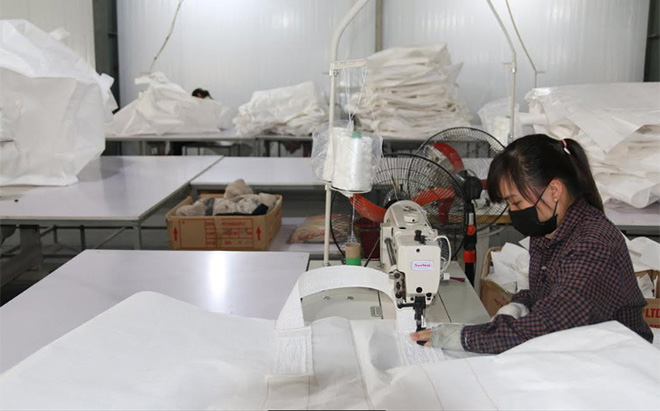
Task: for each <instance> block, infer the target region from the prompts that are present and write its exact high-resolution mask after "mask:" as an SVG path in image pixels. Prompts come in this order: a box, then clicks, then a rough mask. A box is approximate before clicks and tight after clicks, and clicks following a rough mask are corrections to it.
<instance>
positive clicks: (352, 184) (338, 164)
mask: <svg viewBox="0 0 660 411" xmlns="http://www.w3.org/2000/svg"><path fill="white" fill-rule="evenodd" d="M372 144H373V140H372V139H371V137H368V136H362V135H361V134H360V133H358V132H354V133H352V135H351V136H347V135H346V133H341V134H338V135H336V136H334V138H333V157H334V162H333V164H334V167H333V171H332V188H334V189H336V190H339V191H344V192H349V193H364V192H368V191H370V190H371V180H372V172H373V169H372V151H373V148H372Z"/></svg>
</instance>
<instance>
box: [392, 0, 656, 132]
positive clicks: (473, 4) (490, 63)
mask: <svg viewBox="0 0 660 411" xmlns="http://www.w3.org/2000/svg"><path fill="white" fill-rule="evenodd" d="M492 2H493V5H494V6H495V8H496V9H497V10H498V12H499V14H500V16H501V17H502V19H503V20H504V21H505V23H506V24H507V27H508V28H509V32H510V33H511V36H512V37H514V36H515V33H514V32H513V29H512V27H511V25H510V23H509V16H508V12H507V9H506V3H505V2H504V0H492ZM509 3H510V5H511V9H512V12H513V16H514V18H515V19H516V24H517V25H518V29H519V31H520V33H521V35H522V37H523V40H524V41H525V44H526V46H527V49H528V50H529V52H530V54H531V56H532V58H533V59H534V61H535V63H536V66H537V68H538V69H542V70H544V71H546V74H542V75H540V77H539V82H538V85H539V86H540V87H541V86H557V85H565V84H579V83H596V82H617V81H642V79H643V71H644V55H645V47H646V27H647V23H648V10H649V2H648V0H510V2H509ZM383 19H384V21H383V30H384V34H383V36H384V37H383V46H384V47H393V46H407V45H422V44H432V43H439V42H447V43H448V44H449V51H450V53H451V55H452V59H453V61H454V62H460V61H462V62H463V63H464V66H463V71H462V72H461V75H460V76H459V79H458V82H459V85H460V97H461V98H462V99H463V100H464V101H466V102H467V103H468V105H469V107H470V110H471V111H472V112H473V113H476V111H477V110H478V109H479V108H480V107H481V106H482V105H483V104H485V103H487V102H489V101H492V100H495V99H497V98H500V97H505V96H506V95H507V92H508V85H509V77H508V72H507V70H506V68H505V67H504V65H503V64H502V63H503V62H505V61H510V60H511V57H510V56H511V54H510V52H509V48H508V45H507V43H506V39H505V37H504V35H503V34H502V33H501V31H500V29H499V26H498V25H497V21H496V20H495V17H494V16H493V14H492V13H491V11H490V8H489V7H488V4H487V3H486V1H485V0H407V1H400V0H385V1H384V17H383ZM513 41H514V44H515V45H516V46H517V49H518V68H519V72H518V81H517V88H518V91H517V93H516V95H517V99H518V101H519V102H520V103H521V107H523V108H526V103H525V102H524V101H523V96H524V95H525V93H526V92H527V91H529V90H530V89H531V88H532V87H533V72H532V70H531V67H530V65H529V63H528V62H527V59H526V57H525V55H524V54H523V50H522V48H521V47H520V46H519V43H518V40H517V39H515V37H514V38H513ZM473 121H476V122H478V118H477V117H476V116H475V119H474V120H473Z"/></svg>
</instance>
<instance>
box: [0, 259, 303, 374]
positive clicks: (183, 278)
mask: <svg viewBox="0 0 660 411" xmlns="http://www.w3.org/2000/svg"><path fill="white" fill-rule="evenodd" d="M307 264H308V255H307V254H306V253H270V252H230V251H133V250H122V251H119V250H86V251H83V252H82V253H81V254H79V255H78V256H76V257H75V258H73V259H72V260H70V261H69V262H67V263H66V264H65V265H63V266H62V267H60V268H58V269H57V270H55V271H54V272H53V273H51V274H50V275H48V276H47V277H46V278H44V279H43V280H41V281H39V282H38V283H37V284H35V285H34V286H32V287H30V288H29V289H28V290H26V291H25V292H23V293H22V294H20V295H19V296H17V297H16V298H14V299H13V300H11V301H9V302H8V303H7V304H5V305H4V306H2V307H0V329H1V331H2V332H0V372H3V371H5V370H6V369H8V368H9V367H11V366H13V365H15V364H16V363H18V362H20V361H21V360H23V359H24V358H26V357H27V356H29V355H30V354H32V353H33V352H35V351H37V350H38V349H39V348H41V347H43V346H45V345H47V344H49V343H50V342H52V341H54V340H55V339H57V338H59V337H61V336H62V335H64V334H66V333H67V332H69V331H71V330H73V329H74V328H76V327H78V326H79V325H81V324H83V323H84V322H86V321H88V320H90V319H92V318H93V317H95V316H96V315H98V314H100V313H102V312H103V311H105V310H107V309H109V308H110V307H112V306H114V305H115V304H117V303H119V302H120V301H122V300H124V299H126V298H128V297H130V296H131V295H133V294H135V293H137V292H140V291H154V292H158V293H161V294H165V295H168V296H170V297H173V298H176V299H179V300H182V301H185V302H188V303H190V304H193V305H195V306H197V307H200V308H203V309H205V310H208V311H212V312H219V313H226V314H236V315H240V316H245V317H259V318H266V319H276V318H277V315H278V314H279V312H280V310H281V308H282V306H283V305H284V302H285V301H286V298H287V297H288V296H289V293H290V292H291V289H292V288H293V285H294V284H295V282H296V280H297V279H298V277H299V276H300V274H302V273H303V272H305V271H306V270H307Z"/></svg>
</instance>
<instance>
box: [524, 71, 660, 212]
mask: <svg viewBox="0 0 660 411" xmlns="http://www.w3.org/2000/svg"><path fill="white" fill-rule="evenodd" d="M659 96H660V83H608V84H582V85H574V86H562V87H551V88H538V89H534V90H532V91H530V92H529V93H528V94H527V96H526V97H525V98H526V99H527V101H528V102H529V107H530V114H531V117H533V118H535V122H536V125H535V127H534V128H535V131H536V132H538V133H546V134H548V135H549V136H551V137H554V138H557V139H564V138H572V139H574V140H576V141H577V142H578V143H580V145H582V147H584V149H585V151H586V153H587V156H588V157H589V163H590V166H591V170H592V173H593V175H594V179H595V180H596V184H597V185H598V190H599V191H600V193H601V197H602V198H603V202H605V203H608V202H612V203H617V202H623V203H626V204H628V205H630V206H633V207H635V208H644V207H646V206H648V205H649V204H651V203H653V202H656V201H658V199H660V170H659V169H658V161H660V97H659Z"/></svg>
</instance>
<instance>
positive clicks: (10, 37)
mask: <svg viewBox="0 0 660 411" xmlns="http://www.w3.org/2000/svg"><path fill="white" fill-rule="evenodd" d="M112 83H113V79H112V78H111V77H109V76H106V75H99V74H97V73H96V71H94V69H93V68H92V67H91V66H90V65H89V64H88V63H87V62H86V61H85V60H83V59H82V58H80V57H79V56H78V55H77V54H75V53H74V52H73V51H72V50H71V49H69V48H68V47H66V46H64V45H63V44H61V43H60V42H58V41H57V40H56V39H55V38H53V37H52V36H51V35H49V34H48V33H46V32H44V31H42V30H40V29H39V28H37V27H36V26H33V25H32V24H31V23H29V22H27V21H24V20H2V21H0V90H1V93H0V138H1V139H3V140H9V141H5V142H2V143H0V185H69V184H73V183H75V182H77V181H78V180H77V175H78V173H79V172H80V171H81V170H82V169H83V168H84V167H85V166H86V165H87V164H88V163H89V162H91V161H92V160H94V159H96V158H97V157H98V156H100V155H101V153H102V152H103V150H104V149H105V138H104V135H103V123H104V121H105V119H106V117H107V118H109V117H110V116H111V114H112V110H113V109H114V108H116V103H115V100H114V98H113V97H112V94H111V92H110V86H111V85H112Z"/></svg>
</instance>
